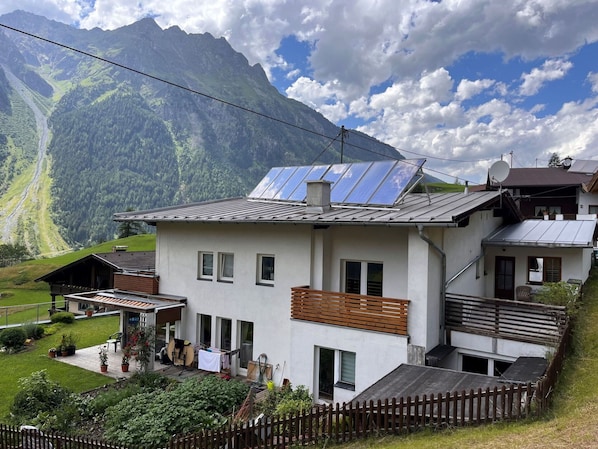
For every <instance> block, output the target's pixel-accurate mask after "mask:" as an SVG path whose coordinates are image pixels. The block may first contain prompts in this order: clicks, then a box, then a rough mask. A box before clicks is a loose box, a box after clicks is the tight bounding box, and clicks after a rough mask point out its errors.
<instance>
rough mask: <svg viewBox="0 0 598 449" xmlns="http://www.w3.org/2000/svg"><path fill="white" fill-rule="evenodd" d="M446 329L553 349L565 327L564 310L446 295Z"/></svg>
mask: <svg viewBox="0 0 598 449" xmlns="http://www.w3.org/2000/svg"><path fill="white" fill-rule="evenodd" d="M445 313H446V327H447V329H448V330H456V331H461V332H465V333H473V334H478V335H487V336H490V337H496V338H504V339H507V340H515V341H521V342H527V343H535V344H541V345H544V344H546V343H549V344H552V345H554V346H557V345H558V344H559V341H560V339H561V336H562V335H563V332H564V329H565V327H566V325H567V320H568V318H567V313H566V308H565V307H562V306H551V305H545V304H538V303H531V302H522V301H511V300H507V299H496V298H479V297H474V296H467V295H458V294H454V293H447V295H446V312H445Z"/></svg>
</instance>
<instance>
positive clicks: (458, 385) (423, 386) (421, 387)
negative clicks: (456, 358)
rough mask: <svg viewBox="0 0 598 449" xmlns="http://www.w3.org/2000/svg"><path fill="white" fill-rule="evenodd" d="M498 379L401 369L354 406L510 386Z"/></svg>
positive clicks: (414, 367) (429, 369) (437, 370)
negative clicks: (364, 403) (359, 403)
mask: <svg viewBox="0 0 598 449" xmlns="http://www.w3.org/2000/svg"><path fill="white" fill-rule="evenodd" d="M510 383H511V382H506V381H504V380H501V379H500V378H499V377H493V376H485V375H482V374H475V373H466V372H463V371H454V370H449V369H445V368H435V367H431V366H421V365H407V364H402V365H399V367H397V368H396V369H394V370H393V371H391V372H390V373H388V374H387V375H386V376H384V377H383V378H382V379H380V380H379V381H378V382H376V383H375V384H373V385H372V386H370V387H369V388H367V389H366V390H364V391H363V392H361V393H360V394H359V395H357V396H356V397H355V398H353V401H352V402H354V403H357V402H364V401H370V400H371V401H374V402H376V401H378V400H381V401H384V400H385V399H393V398H396V399H399V398H407V397H409V396H410V397H412V398H413V397H415V396H416V395H418V396H420V397H421V396H422V395H424V394H426V395H428V396H429V395H431V394H439V393H442V394H444V393H447V392H454V391H463V390H465V391H469V390H472V389H473V390H477V389H478V388H481V389H482V390H485V389H486V388H494V387H501V386H503V385H505V384H510Z"/></svg>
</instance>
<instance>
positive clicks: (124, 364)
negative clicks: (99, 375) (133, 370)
mask: <svg viewBox="0 0 598 449" xmlns="http://www.w3.org/2000/svg"><path fill="white" fill-rule="evenodd" d="M130 357H131V347H130V346H129V345H126V346H125V347H124V348H123V358H122V360H121V362H120V369H121V370H122V372H123V373H126V372H128V371H129V359H130Z"/></svg>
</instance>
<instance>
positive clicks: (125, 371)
mask: <svg viewBox="0 0 598 449" xmlns="http://www.w3.org/2000/svg"><path fill="white" fill-rule="evenodd" d="M120 369H121V370H122V372H123V373H127V372H129V364H128V363H127V364H126V365H120Z"/></svg>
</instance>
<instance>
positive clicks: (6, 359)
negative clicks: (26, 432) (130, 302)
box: [0, 316, 119, 422]
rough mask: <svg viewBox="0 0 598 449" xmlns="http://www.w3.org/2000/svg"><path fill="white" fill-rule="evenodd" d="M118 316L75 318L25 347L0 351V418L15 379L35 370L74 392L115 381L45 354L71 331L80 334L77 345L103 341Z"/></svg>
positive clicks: (14, 388)
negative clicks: (56, 330) (44, 371)
mask: <svg viewBox="0 0 598 449" xmlns="http://www.w3.org/2000/svg"><path fill="white" fill-rule="evenodd" d="M118 325H119V317H118V316H107V317H93V318H88V319H84V320H76V321H75V323H73V324H69V325H64V327H62V328H61V329H60V330H59V331H58V332H56V333H55V334H53V335H50V336H47V337H44V338H42V339H41V340H38V341H35V342H34V343H33V344H32V345H31V346H30V347H28V348H27V349H26V350H25V351H22V352H19V353H17V354H6V353H0V366H1V367H2V368H0V422H6V421H7V420H6V416H7V414H8V412H9V409H10V405H11V404H12V401H13V398H14V395H15V393H16V392H17V390H18V379H20V378H22V377H27V376H28V375H30V374H31V373H33V372H35V371H39V370H42V369H45V370H47V372H48V375H49V377H50V379H52V380H55V381H58V382H60V384H62V385H63V386H66V387H69V388H70V389H71V390H73V391H74V392H82V391H87V390H91V389H93V388H96V387H99V386H102V385H105V384H107V383H112V382H114V380H113V379H111V378H108V377H106V376H104V375H102V374H100V373H99V372H97V373H96V372H92V371H86V370H84V369H82V368H78V367H76V366H72V365H69V364H66V363H61V362H59V361H57V360H55V359H51V358H49V357H48V349H50V348H51V347H57V346H59V343H60V340H61V339H62V334H63V333H66V332H73V333H75V334H76V335H77V336H78V337H79V343H78V344H77V347H79V348H86V347H90V346H97V345H100V344H102V343H104V342H105V341H106V337H107V336H108V335H110V334H112V333H113V332H116V331H118Z"/></svg>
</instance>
